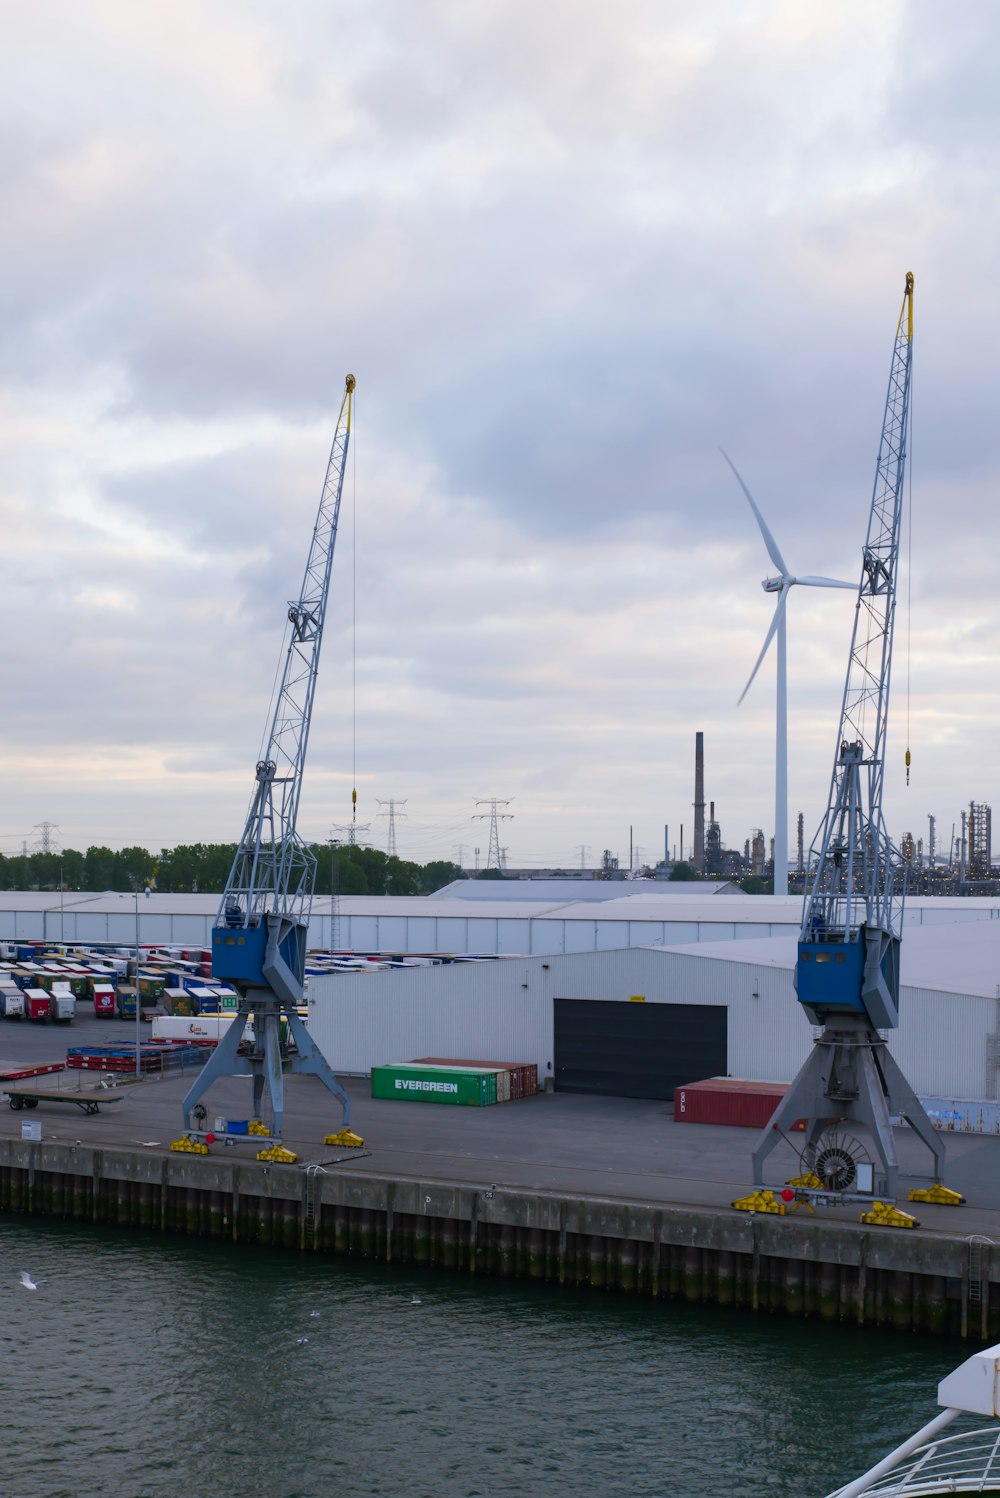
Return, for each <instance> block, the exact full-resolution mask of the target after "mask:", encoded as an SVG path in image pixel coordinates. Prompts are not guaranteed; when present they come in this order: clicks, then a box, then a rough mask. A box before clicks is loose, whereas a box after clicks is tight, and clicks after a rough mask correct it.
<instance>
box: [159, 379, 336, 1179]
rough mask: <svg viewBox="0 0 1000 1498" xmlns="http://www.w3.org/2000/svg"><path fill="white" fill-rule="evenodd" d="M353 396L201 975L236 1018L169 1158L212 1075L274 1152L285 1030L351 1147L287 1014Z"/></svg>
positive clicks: (192, 1093)
mask: <svg viewBox="0 0 1000 1498" xmlns="http://www.w3.org/2000/svg"><path fill="white" fill-rule="evenodd" d="M354 388H355V380H354V376H353V375H348V376H347V380H346V384H345V389H344V395H343V399H342V400H341V403H340V414H339V416H338V417H337V425H336V428H335V431H334V437H333V445H332V447H331V449H330V457H329V461H328V463H327V468H326V478H325V481H324V484H323V492H322V494H321V496H320V502H319V510H318V513H317V516H316V522H315V524H314V526H313V533H312V540H311V542H310V546H309V555H308V558H307V561H306V570H305V576H304V578H303V581H302V588H301V590H300V592H299V596H298V598H297V599H293V600H292V602H291V603H289V605H288V622H289V624H290V626H291V630H290V635H289V640H288V648H287V651H286V654H285V661H284V668H283V670H282V673H281V678H280V682H279V685H278V690H277V696H276V701H275V708H274V713H273V716H272V718H271V722H270V728H269V732H268V738H267V744H266V748H265V750H264V753H263V756H262V757H261V758H260V759H259V760H258V761H257V766H256V771H255V776H254V788H253V794H252V796H251V799H250V809H249V811H248V813H247V819H246V824H245V826H244V828H243V835H242V837H241V838H240V842H239V846H238V847H237V850H236V857H235V858H234V860H233V866H232V869H231V870H230V874H229V879H228V882H227V884H226V889H225V893H224V894H223V896H222V900H221V902H220V905H219V913H218V916H217V918H216V923H215V926H214V927H213V930H212V975H213V977H215V978H219V979H224V980H226V981H227V982H230V983H232V984H233V986H234V987H235V989H236V991H237V994H238V996H239V997H238V1002H237V1011H236V1018H235V1019H234V1020H233V1022H232V1024H231V1025H230V1027H229V1029H228V1030H227V1031H226V1032H225V1035H224V1036H223V1037H222V1039H221V1040H220V1042H219V1045H218V1046H217V1048H216V1050H215V1052H214V1053H213V1055H212V1058H211V1060H210V1061H209V1063H208V1065H207V1066H206V1067H205V1068H204V1070H203V1071H202V1073H201V1075H200V1077H199V1078H198V1079H197V1081H196V1082H195V1083H194V1085H193V1086H192V1087H191V1088H190V1090H189V1091H188V1093H187V1095H186V1097H185V1098H184V1103H183V1110H184V1126H185V1129H186V1130H187V1131H188V1132H187V1134H186V1136H185V1139H186V1141H187V1143H185V1140H178V1141H177V1144H176V1147H177V1148H179V1149H183V1148H190V1147H191V1144H192V1140H194V1141H197V1139H198V1135H197V1133H196V1132H192V1121H193V1120H195V1121H197V1120H199V1117H200V1121H201V1122H204V1111H205V1110H204V1108H199V1107H198V1104H199V1099H200V1098H201V1097H202V1096H203V1095H204V1093H205V1092H206V1091H207V1090H208V1088H209V1087H210V1086H211V1084H212V1083H213V1082H214V1081H215V1080H216V1079H217V1078H219V1077H221V1076H233V1075H237V1076H239V1075H249V1076H251V1077H252V1078H253V1111H254V1118H255V1120H257V1121H258V1122H262V1120H261V1114H262V1111H263V1103H264V1098H265V1095H267V1096H268V1097H269V1098H270V1103H271V1117H270V1120H269V1122H268V1124H267V1125H266V1127H265V1128H264V1129H263V1131H264V1132H268V1133H270V1134H271V1136H272V1138H274V1139H275V1140H276V1141H277V1143H278V1144H279V1145H280V1135H281V1128H282V1121H283V1116H284V1084H283V1080H282V1065H283V1059H282V1039H281V1036H282V1030H283V1028H284V1027H287V1031H288V1033H289V1035H290V1038H291V1039H292V1040H293V1041H294V1043H295V1049H296V1055H295V1057H294V1059H293V1061H292V1062H291V1066H292V1069H293V1070H295V1071H299V1072H308V1073H311V1074H312V1075H314V1076H317V1077H318V1078H319V1079H320V1081H321V1082H323V1083H324V1085H325V1086H326V1087H327V1089H328V1090H329V1091H330V1092H331V1093H332V1094H333V1095H334V1096H335V1097H337V1098H339V1100H340V1102H341V1106H342V1110H343V1113H342V1121H343V1128H342V1130H341V1132H340V1135H338V1136H336V1137H337V1139H338V1142H340V1143H344V1144H360V1143H361V1140H360V1139H359V1138H358V1137H357V1136H356V1135H352V1134H351V1133H350V1131H349V1129H348V1128H347V1125H348V1124H349V1122H350V1101H349V1099H348V1097H347V1094H346V1093H345V1092H344V1089H343V1088H342V1087H341V1086H340V1084H339V1082H338V1081H337V1079H336V1078H335V1077H334V1075H333V1072H332V1071H331V1069H330V1066H329V1063H328V1062H327V1061H326V1059H325V1057H324V1056H323V1055H322V1054H321V1052H320V1051H319V1050H318V1049H317V1047H316V1046H315V1044H314V1042H313V1041H312V1039H311V1037H310V1036H309V1032H308V1030H307V1029H306V1027H305V1025H304V1024H303V1022H302V1019H301V1018H300V1016H299V1014H298V1007H299V1005H301V1003H302V999H303V993H304V987H305V959H306V942H307V936H308V930H309V916H310V913H311V909H312V898H313V890H314V888H315V883H316V858H315V855H314V853H313V852H312V849H311V848H310V847H309V845H308V844H307V843H306V842H305V840H304V839H303V838H302V837H301V836H300V835H299V832H298V828H297V822H298V813H299V798H300V796H301V794H302V774H303V770H304V768H305V759H306V749H307V747H308V743H309V727H310V724H311V721H312V711H313V700H314V697H315V693H316V675H317V670H318V667H319V655H320V648H321V646H322V643H323V624H324V621H325V618H326V606H327V599H328V597H329V593H330V573H331V568H332V565H333V552H334V547H335V545H336V541H337V527H338V523H339V519H340V501H341V496H342V494H343V490H344V474H345V472H346V469H347V452H348V447H349V445H350V438H351V414H352V408H353V397H354ZM248 1021H252V1042H251V1043H250V1049H249V1052H248V1053H244V1052H243V1051H241V1049H240V1047H241V1041H242V1039H243V1035H244V1031H245V1030H246V1027H247V1022H248Z"/></svg>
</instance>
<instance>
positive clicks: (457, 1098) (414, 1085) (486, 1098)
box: [372, 1065, 497, 1108]
mask: <svg viewBox="0 0 1000 1498" xmlns="http://www.w3.org/2000/svg"><path fill="white" fill-rule="evenodd" d="M372 1097H374V1098H396V1099H400V1098H402V1099H404V1100H405V1101H407V1102H411V1103H451V1104H452V1105H456V1104H457V1105H459V1106H463V1107H467V1108H486V1107H488V1106H489V1105H490V1104H491V1103H495V1102H496V1100H497V1079H496V1074H495V1073H494V1072H480V1071H468V1070H466V1069H464V1068H459V1067H449V1066H399V1065H393V1066H373V1067H372Z"/></svg>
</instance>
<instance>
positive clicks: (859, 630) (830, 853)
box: [734, 274, 962, 1227]
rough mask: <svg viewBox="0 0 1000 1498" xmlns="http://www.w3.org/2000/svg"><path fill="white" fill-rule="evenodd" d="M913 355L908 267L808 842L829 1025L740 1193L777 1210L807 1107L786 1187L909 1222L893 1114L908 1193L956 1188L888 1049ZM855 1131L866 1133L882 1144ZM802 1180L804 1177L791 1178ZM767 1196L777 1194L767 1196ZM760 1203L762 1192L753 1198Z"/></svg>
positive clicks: (900, 882) (897, 930)
mask: <svg viewBox="0 0 1000 1498" xmlns="http://www.w3.org/2000/svg"><path fill="white" fill-rule="evenodd" d="M912 358H913V276H912V274H907V277H906V285H905V290H904V293H903V305H902V308H901V311H900V314H899V322H898V323H897V326H896V336H895V341H894V345H893V353H892V365H891V369H890V374H889V389H888V394H887V396H886V403H885V415H884V418H883V422H882V438H881V442H880V445H879V454H878V465H877V468H876V473H875V486H874V490H873V494H872V502H871V510H870V513H869V519H868V534H867V537H866V539H865V545H864V550H863V552H862V559H861V581H860V585H859V588H858V598H857V604H856V607H855V615H854V631H853V636H852V639H851V652H850V657H849V661H848V668H847V680H846V683H845V686H844V697H843V705H842V708H841V714H840V723H839V726H838V729H837V748H836V753H835V757H834V763H833V775H832V778H831V782H830V795H829V800H828V804H827V809H826V813H825V815H824V817H823V820H822V823H821V825H820V828H819V831H818V833H817V835H816V840H815V842H814V844H813V847H812V849H811V852H810V862H809V868H810V870H812V871H813V872H812V881H811V884H810V885H809V886H808V887H807V890H806V894H805V901H804V905H803V912H802V926H801V929H800V932H799V942H798V960H797V963H796V967H795V989H796V994H797V997H798V1001H799V1003H800V1004H801V1005H802V1007H803V1009H804V1011H805V1013H806V1015H807V1016H808V1018H809V1019H810V1020H811V1021H812V1023H813V1024H814V1025H816V1026H819V1027H821V1029H822V1033H821V1034H820V1036H819V1038H818V1039H817V1040H816V1042H815V1044H814V1045H813V1049H812V1052H811V1053H810V1055H809V1057H808V1059H807V1060H806V1062H805V1064H804V1065H803V1067H802V1069H801V1070H800V1072H799V1074H798V1076H797V1077H796V1078H795V1080H794V1081H793V1083H792V1085H791V1087H790V1088H789V1090H788V1092H787V1094H786V1095H785V1097H784V1098H783V1099H782V1101H781V1103H780V1104H779V1106H778V1109H777V1111H776V1112H775V1114H774V1116H773V1117H772V1119H771V1121H770V1123H769V1124H768V1126H767V1128H766V1129H765V1130H764V1132H763V1134H762V1135H761V1137H760V1139H759V1140H758V1142H757V1145H756V1147H755V1149H754V1151H753V1171H754V1183H755V1186H756V1187H757V1188H758V1189H757V1191H756V1192H755V1194H754V1196H752V1197H747V1198H744V1199H743V1200H742V1201H741V1202H737V1203H735V1204H734V1205H736V1206H738V1207H741V1208H743V1209H744V1210H762V1209H763V1210H772V1211H774V1210H779V1208H778V1205H777V1202H776V1200H775V1194H776V1188H772V1189H770V1190H768V1189H766V1188H765V1185H764V1164H765V1161H766V1160H767V1157H768V1156H769V1155H770V1153H771V1151H772V1150H773V1149H774V1147H775V1145H777V1144H778V1143H779V1142H780V1141H781V1140H782V1139H783V1138H787V1137H788V1136H790V1135H791V1131H792V1129H793V1128H794V1126H795V1124H796V1122H797V1121H798V1120H801V1119H804V1120H805V1121H806V1124H805V1127H806V1137H805V1147H804V1149H803V1150H802V1161H803V1164H804V1166H805V1172H804V1174H803V1175H801V1176H799V1177H797V1178H796V1179H795V1180H794V1181H791V1182H788V1183H787V1185H786V1187H785V1189H784V1190H783V1191H781V1192H780V1193H778V1194H779V1195H780V1196H781V1197H783V1198H784V1200H785V1201H786V1202H788V1201H790V1200H792V1199H793V1198H794V1197H795V1196H796V1195H802V1196H804V1197H805V1198H806V1199H807V1200H808V1199H809V1198H810V1194H811V1193H812V1194H827V1195H829V1194H830V1193H833V1192H841V1193H844V1194H845V1195H844V1197H843V1199H845V1200H846V1199H854V1200H862V1201H866V1202H867V1203H868V1204H869V1205H872V1202H873V1198H879V1199H880V1200H878V1201H875V1202H874V1206H875V1207H876V1208H881V1209H882V1215H879V1214H878V1213H877V1212H876V1213H875V1214H874V1215H872V1214H868V1216H863V1220H865V1221H885V1222H886V1223H887V1224H888V1225H891V1226H899V1227H904V1226H905V1227H909V1226H912V1225H913V1222H914V1219H913V1218H912V1217H910V1216H909V1214H908V1213H903V1212H897V1211H896V1209H895V1208H894V1207H893V1206H892V1205H891V1202H886V1201H885V1198H887V1197H888V1198H893V1197H895V1195H896V1191H897V1185H898V1174H899V1166H898V1162H897V1157H896V1147H895V1141H894V1138H893V1131H892V1122H891V1120H892V1119H893V1118H894V1117H897V1118H898V1117H902V1118H905V1120H906V1122H907V1123H908V1124H909V1125H910V1127H911V1128H912V1129H913V1130H914V1132H915V1133H916V1135H917V1136H918V1138H919V1139H920V1140H921V1141H922V1142H923V1144H924V1145H926V1147H927V1149H928V1151H929V1152H930V1154H931V1155H932V1156H933V1161H934V1181H935V1184H934V1185H933V1186H932V1187H931V1188H929V1190H922V1191H916V1192H911V1193H910V1195H911V1199H912V1200H929V1201H934V1202H941V1203H943V1204H947V1205H951V1204H957V1203H958V1202H960V1201H961V1200H962V1198H961V1197H960V1196H958V1194H957V1193H955V1192H949V1191H947V1189H946V1188H944V1187H943V1186H941V1185H940V1179H941V1173H942V1169H943V1166H944V1144H943V1141H942V1139H941V1137H940V1135H939V1134H938V1133H937V1132H936V1131H935V1130H934V1127H933V1125H932V1124H931V1121H930V1119H929V1118H928V1117H927V1114H926V1113H925V1112H924V1109H923V1107H922V1106H921V1104H920V1102H919V1101H918V1100H917V1097H916V1095H915V1093H914V1091H913V1088H912V1087H911V1086H910V1084H909V1082H908V1081H907V1080H906V1078H905V1077H904V1075H903V1073H902V1071H901V1070H900V1068H899V1067H898V1066H897V1064H896V1062H895V1060H894V1059H893V1057H892V1056H891V1055H890V1053H889V1048H888V1045H887V1043H886V1039H885V1032H886V1031H888V1030H892V1029H894V1028H895V1027H896V1025H897V1024H898V1023H899V952H900V939H901V936H902V919H903V899H904V896H905V870H903V869H902V867H901V860H900V858H899V854H898V852H897V850H896V849H895V848H894V847H893V845H892V843H891V841H890V839H889V835H888V832H887V830H886V826H885V821H884V819H883V813H882V797H883V784H884V777H885V744H886V725H887V720H888V711H889V683H890V675H891V667H892V640H893V622H894V617H895V607H896V583H897V570H898V563H899V537H900V525H901V517H902V501H903V477H904V473H905V469H906V449H907V436H908V426H909V415H910V375H911V363H912ZM855 1131H860V1132H861V1134H862V1135H867V1138H868V1140H869V1141H870V1147H871V1149H872V1150H873V1151H874V1155H875V1158H872V1155H870V1154H869V1153H868V1147H867V1146H866V1144H865V1143H864V1142H863V1139H862V1138H859V1137H858V1136H857V1133H856V1132H855ZM790 1188H796V1189H794V1190H793V1189H790ZM762 1198H767V1199H769V1202H770V1205H768V1202H767V1201H764V1200H762ZM752 1203H754V1204H755V1205H751V1204H752Z"/></svg>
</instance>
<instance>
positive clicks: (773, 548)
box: [719, 447, 788, 577]
mask: <svg viewBox="0 0 1000 1498" xmlns="http://www.w3.org/2000/svg"><path fill="white" fill-rule="evenodd" d="M719 451H720V453H721V454H722V456H723V457H724V458H725V460H726V462H727V463H728V464H729V466H730V468H731V469H732V470H733V473H734V475H735V477H736V482H737V483H738V484H739V486H740V488H741V489H742V490H743V493H744V494H745V495H746V497H747V501H748V503H749V505H750V508H751V510H753V512H754V515H755V516H756V518H757V524H758V525H759V526H760V533H761V535H762V536H763V537H764V545H765V546H766V547H767V554H768V556H769V557H770V558H771V561H772V562H773V563H774V565H775V566H776V567H777V568H778V570H779V572H780V573H781V575H782V577H787V576H788V568H787V566H786V565H785V559H784V557H783V556H782V555H781V552H780V551H779V550H778V543H777V541H776V540H775V539H774V537H773V536H772V535H771V532H770V531H769V530H768V528H767V521H766V520H765V519H764V517H763V515H762V514H761V513H760V511H759V510H758V508H757V504H756V501H755V500H754V497H753V495H752V494H751V493H750V490H749V489H748V488H747V486H746V484H745V483H744V482H743V478H742V476H741V474H740V471H739V469H738V468H737V467H736V464H735V463H734V462H733V460H732V458H731V457H730V456H729V454H728V453H727V452H726V450H725V448H724V447H720V448H719Z"/></svg>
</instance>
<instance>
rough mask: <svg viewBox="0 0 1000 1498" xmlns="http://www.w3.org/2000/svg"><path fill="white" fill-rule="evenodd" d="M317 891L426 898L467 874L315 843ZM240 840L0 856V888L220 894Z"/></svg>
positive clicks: (447, 865)
mask: <svg viewBox="0 0 1000 1498" xmlns="http://www.w3.org/2000/svg"><path fill="white" fill-rule="evenodd" d="M312 847H313V852H314V853H315V855H316V861H317V866H316V894H317V895H326V896H330V895H331V894H334V893H336V894H341V895H429V894H432V893H433V892H434V890H436V889H441V888H442V886H443V885H445V884H450V883H451V882H452V880H454V879H464V878H465V874H464V872H463V870H462V869H461V868H460V867H459V866H458V864H456V863H451V862H449V861H448V860H447V859H435V860H433V861H432V862H430V863H425V864H419V863H410V862H409V861H408V860H407V859H404V858H389V857H387V855H386V854H385V853H382V852H380V851H379V849H377V848H361V847H357V846H353V845H351V844H341V845H340V846H339V847H335V848H331V847H330V846H329V845H324V844H323V843H314V844H313V845H312ZM235 857H236V844H235V843H185V844H181V845H179V846H178V847H176V848H163V849H162V850H161V851H160V852H159V853H151V852H150V851H149V850H148V849H147V848H120V849H118V850H114V849H112V848H103V847H97V846H92V847H90V848H88V849H87V850H86V852H85V853H80V852H79V851H78V850H77V849H75V848H65V849H63V851H62V852H59V853H17V854H13V855H9V854H2V853H0V889H25V890H27V889H38V890H47V889H51V890H58V889H60V888H61V889H65V890H89V891H93V892H95V893H97V892H100V891H102V890H115V891H120V892H122V893H131V892H132V891H133V890H137V889H146V888H152V889H155V890H157V891H160V892H162V893H164V894H199V893H200V894H221V893H222V891H223V890H224V889H225V887H226V881H227V879H228V878H229V870H230V869H231V868H232V864H233V859H234V858H235Z"/></svg>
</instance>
